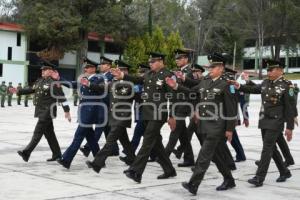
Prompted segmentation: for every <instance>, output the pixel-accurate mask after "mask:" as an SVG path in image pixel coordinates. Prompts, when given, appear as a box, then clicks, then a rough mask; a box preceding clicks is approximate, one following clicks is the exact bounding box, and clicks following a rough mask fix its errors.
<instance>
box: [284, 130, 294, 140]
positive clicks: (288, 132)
mask: <svg viewBox="0 0 300 200" xmlns="http://www.w3.org/2000/svg"><path fill="white" fill-rule="evenodd" d="M285 136H286V139H287V141H288V142H289V141H291V140H292V139H293V131H292V130H290V129H285Z"/></svg>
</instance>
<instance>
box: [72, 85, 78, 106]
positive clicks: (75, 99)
mask: <svg viewBox="0 0 300 200" xmlns="http://www.w3.org/2000/svg"><path fill="white" fill-rule="evenodd" d="M73 103H74V106H77V104H78V92H77V89H73Z"/></svg>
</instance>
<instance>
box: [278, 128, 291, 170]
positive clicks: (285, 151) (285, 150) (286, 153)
mask: <svg viewBox="0 0 300 200" xmlns="http://www.w3.org/2000/svg"><path fill="white" fill-rule="evenodd" d="M277 144H278V146H279V148H280V150H281V153H282V155H283V157H284V159H285V162H286V163H287V164H289V165H293V164H294V163H295V162H294V158H293V156H292V154H291V151H290V148H289V146H288V144H287V142H286V140H285V139H284V137H283V134H282V133H281V134H280V135H279V137H278V139H277Z"/></svg>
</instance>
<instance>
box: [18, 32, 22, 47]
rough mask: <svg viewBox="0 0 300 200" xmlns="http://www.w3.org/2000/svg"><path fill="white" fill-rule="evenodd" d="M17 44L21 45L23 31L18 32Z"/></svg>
mask: <svg viewBox="0 0 300 200" xmlns="http://www.w3.org/2000/svg"><path fill="white" fill-rule="evenodd" d="M17 46H18V47H20V46H21V33H17Z"/></svg>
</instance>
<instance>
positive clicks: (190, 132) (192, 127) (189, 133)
mask: <svg viewBox="0 0 300 200" xmlns="http://www.w3.org/2000/svg"><path fill="white" fill-rule="evenodd" d="M196 129H197V126H196V123H195V121H194V120H192V119H191V121H190V123H189V125H188V127H187V129H186V134H187V137H188V141H191V140H192V137H193V134H194V132H196ZM181 137H182V136H179V141H180V140H181ZM183 150H184V147H183V145H181V143H180V145H179V146H178V147H177V152H178V154H182V153H183Z"/></svg>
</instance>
